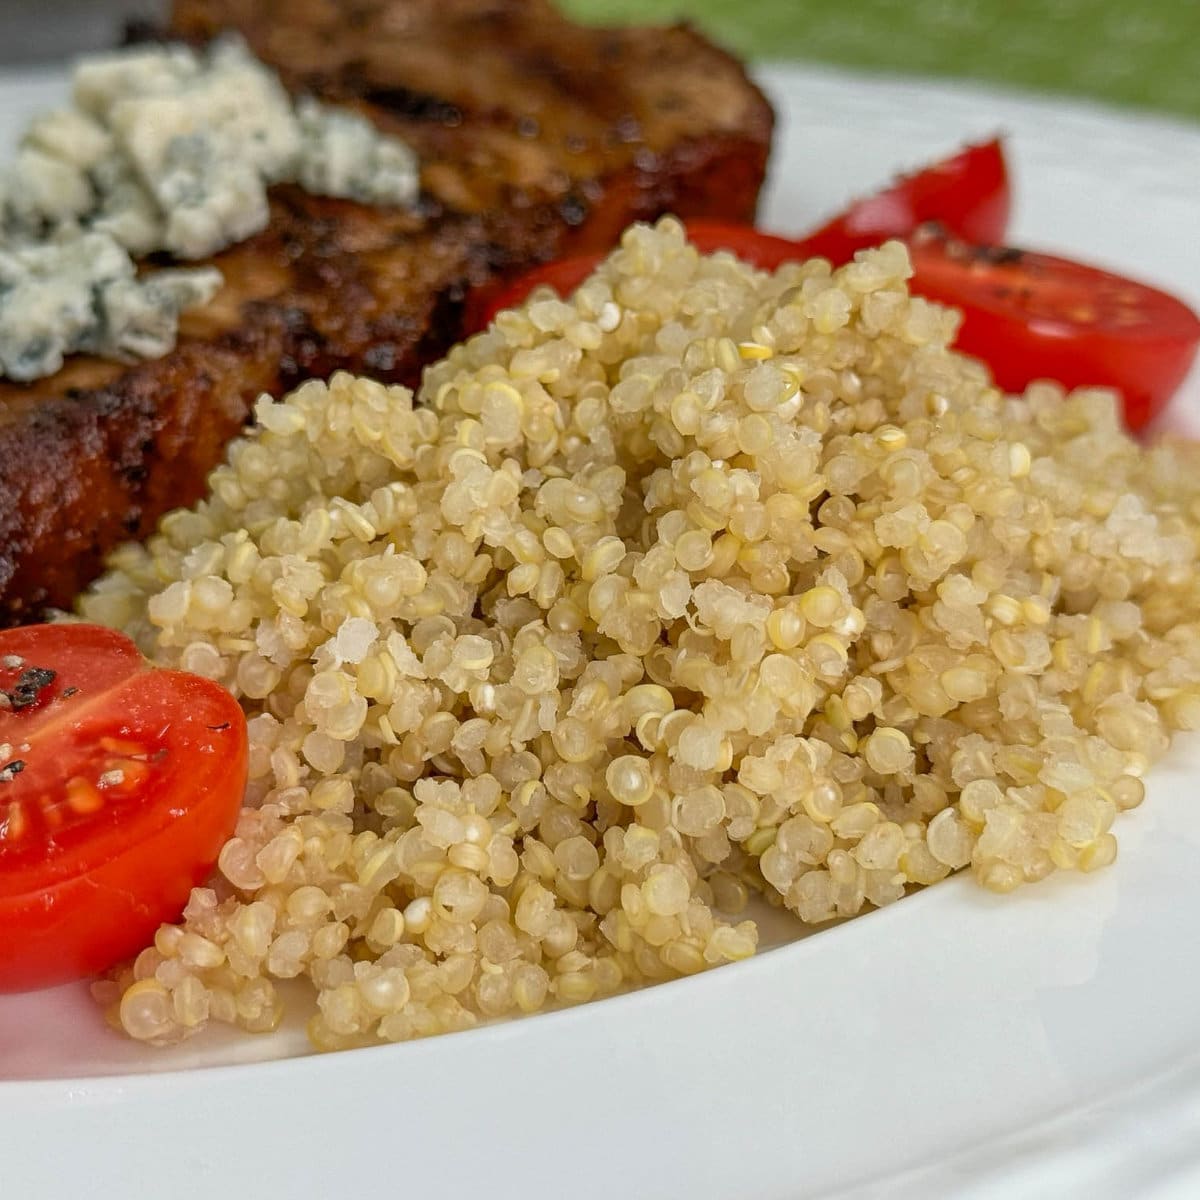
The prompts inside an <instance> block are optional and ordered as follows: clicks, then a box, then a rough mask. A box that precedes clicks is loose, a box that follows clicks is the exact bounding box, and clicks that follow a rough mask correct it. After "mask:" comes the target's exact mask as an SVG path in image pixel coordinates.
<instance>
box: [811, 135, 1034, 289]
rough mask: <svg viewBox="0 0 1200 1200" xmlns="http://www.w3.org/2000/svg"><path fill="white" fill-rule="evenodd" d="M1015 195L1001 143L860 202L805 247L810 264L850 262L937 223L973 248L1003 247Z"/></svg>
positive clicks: (968, 151) (972, 150)
mask: <svg viewBox="0 0 1200 1200" xmlns="http://www.w3.org/2000/svg"><path fill="white" fill-rule="evenodd" d="M1011 208H1012V194H1011V190H1010V188H1009V182H1008V165H1007V163H1006V162H1005V159H1004V147H1003V146H1002V145H1001V143H1000V140H999V138H993V139H992V140H991V141H988V142H982V143H980V144H979V145H977V146H967V147H966V148H965V149H963V150H960V151H959V152H958V153H957V154H954V155H951V156H950V157H949V158H944V159H942V160H941V161H940V162H936V163H932V164H930V165H929V166H927V167H923V168H921V169H920V170H919V171H915V172H913V174H911V175H902V176H900V178H899V179H897V180H896V182H895V183H894V184H892V186H891V187H887V188H884V189H883V190H882V191H879V192H876V193H875V194H874V195H873V196H867V197H866V198H865V199H863V200H858V201H855V203H853V204H851V205H850V207H849V208H848V209H846V211H845V212H843V213H840V214H839V215H838V216H836V217H834V218H833V219H832V220H831V221H828V222H827V223H826V224H824V225H822V226H821V227H820V229H817V230H814V231H813V232H812V233H810V234H806V235H805V236H804V237H803V238H802V239H801V240H800V243H799V244H800V245H801V246H803V247H804V253H805V257H807V258H817V257H820V258H828V259H829V260H830V261H831V262H832V263H834V265H835V266H836V265H839V264H841V263H844V262H849V261H850V259H851V258H853V257H854V253H855V251H857V250H864V249H866V248H867V247H868V246H878V245H879V243H880V242H885V241H887V240H888V238H905V237H908V236H909V234H911V233H913V232H914V231H915V230H916V229H917V227H918V226H920V225H924V224H925V223H926V222H928V221H937V222H938V224H939V225H941V226H942V228H943V229H945V230H947V232H949V233H952V234H954V235H955V236H956V237H960V238H962V239H963V240H964V241H968V242H992V243H995V242H1000V241H1002V240H1003V238H1004V234H1005V231H1006V230H1007V229H1008V217H1009V212H1010V210H1011Z"/></svg>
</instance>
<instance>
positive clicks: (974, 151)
mask: <svg viewBox="0 0 1200 1200" xmlns="http://www.w3.org/2000/svg"><path fill="white" fill-rule="evenodd" d="M1010 208H1011V194H1010V189H1009V182H1008V165H1007V163H1006V162H1005V158H1004V147H1003V146H1002V144H1001V142H1000V140H999V139H998V138H993V139H992V140H991V141H988V142H982V143H980V144H979V145H977V146H967V147H966V148H965V149H963V150H960V151H959V152H958V153H957V154H954V155H951V156H950V157H949V158H946V159H942V160H941V161H940V162H936V163H932V164H931V165H929V166H927V167H923V168H921V169H920V170H919V171H915V172H913V174H911V175H902V176H901V177H900V178H899V179H898V180H897V181H896V182H895V183H894V184H892V186H890V187H887V188H884V189H883V190H882V191H880V192H877V193H875V194H874V195H872V196H868V197H866V198H865V199H863V200H857V201H855V202H854V203H853V204H851V205H850V207H849V208H847V209H846V211H845V212H843V213H840V214H839V215H838V216H836V217H834V218H833V219H832V220H831V221H828V222H827V223H826V224H824V225H822V226H821V227H820V228H819V229H817V230H816V231H815V232H813V233H810V234H807V235H806V236H804V237H802V238H799V239H795V238H785V237H779V236H777V235H775V234H770V233H762V232H760V231H759V230H757V229H752V228H750V227H749V226H746V225H731V224H728V223H726V222H723V221H706V220H691V221H688V222H686V226H687V232H688V239H689V240H690V241H691V242H692V244H693V245H694V246H695V247H696V249H697V250H699V251H700V252H701V253H702V254H712V253H714V252H715V251H717V250H730V251H732V252H733V253H734V254H736V255H737V256H738V257H739V258H740V259H742V260H743V261H744V262H748V263H750V264H751V265H753V266H756V267H759V268H761V269H762V270H764V271H773V270H775V268H776V267H778V266H780V265H781V264H782V263H785V262H794V261H796V260H803V259H806V258H828V259H830V260H831V261H832V262H833V263H834V264H835V265H839V264H841V263H844V262H849V261H850V259H851V258H853V257H854V253H855V251H857V250H862V249H865V248H866V247H868V246H875V245H878V244H879V243H880V242H883V241H886V240H887V239H888V238H891V237H900V238H903V237H907V236H908V235H909V234H911V233H913V232H914V231H915V230H916V229H917V228H918V226H920V225H922V224H924V223H926V222H928V221H937V222H938V223H939V224H940V225H941V226H942V228H943V229H946V230H948V231H949V232H950V233H953V234H955V235H957V236H958V237H962V238H965V239H967V240H968V241H981V242H998V241H1000V240H1001V239H1002V238H1003V237H1004V232H1005V229H1006V228H1007V226H1008V215H1009V210H1010ZM603 259H604V255H603V254H580V255H577V256H574V257H571V258H563V259H559V260H557V261H556V262H552V263H547V264H545V265H544V266H540V267H534V268H533V269H532V270H531V271H528V272H526V273H525V274H524V275H521V276H519V277H518V278H516V279H514V280H511V281H510V282H508V283H500V284H495V285H492V286H490V287H486V288H481V289H477V290H476V291H474V292H472V293H471V295H470V296H469V297H468V299H467V306H466V313H465V323H466V331H467V333H475V332H477V331H478V330H480V329H486V328H487V326H488V325H490V324H491V322H492V320H493V318H494V317H495V316H496V314H497V313H498V312H500V311H502V310H503V309H506V308H516V307H517V306H518V305H520V304H522V303H524V301H525V299H526V297H528V296H529V295H530V293H532V292H533V290H534V288H537V287H541V286H542V285H546V286H548V287H551V288H553V289H554V290H555V291H556V292H558V294H559V295H560V296H568V295H570V294H571V292H573V291H574V290H575V289H576V288H577V287H578V286H579V285H580V284H581V283H582V282H583V281H584V280H585V279H586V278H587V277H588V276H589V275H590V274H591V273H592V272H593V271H594V270H595V269H596V267H597V266H598V265H599V263H600V262H601V261H602V260H603Z"/></svg>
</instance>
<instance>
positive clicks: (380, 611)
mask: <svg viewBox="0 0 1200 1200" xmlns="http://www.w3.org/2000/svg"><path fill="white" fill-rule="evenodd" d="M908 275H909V264H908V260H907V257H906V254H905V252H904V250H903V248H902V247H901V246H900V245H898V244H894V243H893V244H888V245H886V246H884V247H883V248H881V249H879V250H877V251H872V252H870V253H867V254H864V255H861V256H860V257H859V260H858V261H857V262H856V263H854V264H852V265H850V266H848V267H846V268H844V269H842V270H840V271H836V272H831V271H830V269H829V266H828V264H826V263H824V262H821V261H813V262H809V263H806V264H793V265H788V266H785V267H783V268H781V269H780V270H779V271H778V272H776V273H775V274H773V275H768V274H764V273H760V272H756V271H753V270H751V269H750V268H748V267H745V266H742V265H740V264H738V263H737V262H736V261H735V260H733V259H732V258H731V257H730V256H728V255H717V256H713V257H711V258H705V257H703V256H701V255H699V254H698V253H697V252H696V251H695V250H693V249H692V248H691V247H690V246H688V245H687V244H686V242H685V241H684V237H683V233H682V230H681V228H680V226H679V225H678V224H677V223H676V222H674V221H672V220H669V219H668V220H665V221H663V222H661V223H660V224H659V225H658V226H657V227H655V228H647V227H634V228H632V229H630V230H629V231H628V232H627V233H626V235H625V237H624V239H623V242H622V245H621V248H620V249H619V250H618V251H617V252H615V253H614V254H613V255H612V256H611V257H610V258H609V260H608V261H607V262H606V263H605V264H604V265H603V266H602V267H601V268H600V269H599V270H598V271H597V272H596V273H595V274H594V275H593V276H592V277H591V278H590V279H589V280H587V281H586V282H585V283H584V284H583V285H582V286H581V287H580V288H579V290H578V291H577V292H576V294H575V295H574V296H573V297H572V298H571V299H570V300H569V301H562V300H559V299H557V298H552V297H550V296H549V295H548V294H547V293H544V292H539V293H536V294H535V295H534V296H533V297H531V299H530V301H529V303H528V304H527V305H526V306H525V307H524V308H523V309H521V310H517V311H514V312H510V313H506V314H503V315H502V316H501V317H499V318H498V319H497V321H496V322H495V323H494V324H493V326H492V327H491V329H489V330H488V331H486V332H484V333H482V334H480V335H478V336H476V337H474V338H472V339H471V340H470V341H468V342H467V343H465V344H464V345H462V346H459V347H457V348H455V349H454V350H453V351H452V352H451V353H450V355H449V356H448V357H447V358H446V359H445V360H444V361H442V362H440V363H437V364H435V365H434V366H432V367H431V368H430V369H429V370H428V371H427V373H426V376H425V381H424V384H423V387H422V391H421V395H420V400H421V404H419V405H417V404H414V400H413V397H412V395H411V394H410V393H409V392H408V391H406V390H404V389H401V388H388V387H384V386H381V385H380V384H377V383H373V382H371V381H368V380H365V379H354V378H351V377H349V376H347V375H338V376H335V377H334V378H333V379H332V380H330V381H329V383H328V384H326V383H318V382H313V383H307V384H305V385H303V386H302V387H300V388H299V389H297V390H296V391H295V392H294V393H292V395H291V396H289V397H287V398H286V399H285V400H283V401H282V402H279V403H271V402H269V401H263V402H262V403H260V405H259V406H258V409H257V416H258V424H257V428H256V429H254V430H253V431H252V432H250V433H249V434H248V435H247V436H246V437H245V438H243V439H241V440H240V441H239V442H237V443H235V444H234V445H233V446H232V447H231V450H230V454H229V462H228V465H226V466H223V467H221V468H220V469H218V470H217V471H216V472H214V474H213V476H212V479H211V495H210V496H209V498H208V499H207V500H205V501H203V502H202V503H201V504H200V505H198V506H197V508H196V509H195V510H194V511H190V512H178V513H173V514H171V515H169V516H168V517H166V518H165V519H164V520H163V522H162V525H161V528H160V530H159V532H158V534H157V535H156V536H155V537H153V538H151V540H150V541H149V542H148V543H147V544H146V546H144V547H142V546H127V547H125V548H123V549H122V550H120V551H119V552H118V553H117V554H116V555H115V556H114V558H113V560H112V563H111V569H110V572H109V574H108V575H107V576H106V577H104V578H103V579H102V580H101V581H100V582H99V583H98V584H97V585H96V586H95V588H94V589H93V590H92V592H91V593H90V594H89V595H88V596H85V597H84V598H83V599H82V601H81V605H80V608H81V612H82V614H83V615H84V616H85V617H90V618H92V619H98V620H102V621H105V622H107V623H111V624H116V625H119V626H121V627H123V628H125V629H127V630H128V631H129V632H131V633H132V634H133V635H134V636H135V637H137V638H138V640H139V641H140V643H141V645H142V646H143V648H144V649H145V650H146V651H147V653H149V654H150V655H151V656H152V657H153V658H154V659H155V660H156V661H158V662H160V663H163V664H166V665H172V666H176V665H182V666H186V667H189V668H190V669H192V670H199V671H201V672H202V673H203V674H206V675H209V676H210V677H213V678H216V679H218V680H220V681H221V682H222V683H224V684H225V685H226V686H227V687H229V688H230V689H231V690H232V691H233V692H234V693H235V694H237V695H238V696H239V697H240V698H241V700H242V702H243V704H244V706H245V708H246V711H247V714H248V716H249V719H250V734H251V746H252V749H251V760H250V761H251V769H250V781H249V787H248V791H247V796H246V805H245V809H244V811H243V813H242V817H241V820H240V821H239V824H238V829H237V833H236V836H235V837H234V838H233V839H232V840H231V841H230V842H229V844H228V845H227V846H226V847H225V849H224V851H223V852H222V855H221V858H220V863H219V871H218V874H217V876H216V878H215V880H214V882H213V885H212V886H211V887H209V888H200V889H197V890H196V891H195V892H194V893H193V895H192V899H191V902H190V903H189V905H188V908H187V911H186V913H185V914H184V918H183V921H182V923H181V926H180V928H179V929H164V930H163V931H161V932H160V934H159V936H158V937H157V938H156V940H155V947H154V948H153V949H151V950H148V951H146V952H144V953H143V955H142V956H140V957H139V958H138V960H137V962H136V964H135V965H134V967H133V969H132V970H131V971H130V972H128V973H126V974H124V975H122V976H121V978H120V980H119V983H120V988H119V989H118V990H119V992H120V993H121V994H120V996H119V997H118V1000H117V1014H116V1015H117V1020H119V1022H120V1024H121V1025H122V1026H123V1027H124V1028H125V1030H126V1031H127V1032H128V1033H130V1034H131V1035H132V1036H134V1037H137V1038H141V1039H144V1040H148V1041H154V1042H160V1041H170V1040H173V1039H175V1038H179V1037H182V1036H185V1035H187V1034H190V1033H193V1032H195V1031H196V1030H198V1029H200V1028H202V1027H203V1026H204V1025H205V1023H206V1022H208V1021H211V1020H217V1021H225V1022H232V1023H235V1024H238V1025H240V1026H241V1027H243V1028H245V1029H248V1030H265V1029H270V1028H273V1027H274V1025H275V1024H276V1023H277V1022H278V1020H279V1016H280V1011H281V1009H280V1002H279V999H278V996H277V994H276V992H275V989H274V985H273V980H274V979H277V978H290V977H293V976H297V975H304V976H307V977H308V978H309V979H310V980H311V981H312V983H313V985H314V986H315V988H316V991H317V994H318V1011H317V1015H316V1016H315V1017H314V1018H313V1020H312V1022H311V1024H310V1036H311V1038H312V1040H313V1042H314V1044H315V1045H316V1046H318V1047H319V1048H321V1049H336V1048H338V1047H342V1046H353V1045H361V1044H363V1043H364V1042H369V1041H372V1040H393V1041H396V1040H404V1039H407V1038H412V1037H419V1036H425V1035H428V1034H432V1033H437V1032H443V1031H449V1030H456V1029H463V1028H467V1027H469V1026H471V1025H473V1024H475V1023H476V1022H478V1021H480V1020H482V1019H488V1018H491V1017H495V1016H501V1015H506V1014H511V1013H532V1012H536V1011H538V1010H539V1009H541V1008H542V1007H544V1006H545V1005H547V1004H552V1003H556V1004H568V1003H577V1002H582V1001H586V1000H589V999H591V998H593V997H596V996H603V995H608V994H611V993H612V992H614V991H616V990H618V989H621V988H629V987H635V986H638V985H640V984H644V983H649V982H653V981H656V980H659V979H666V978H670V977H674V976H679V975H688V974H691V973H693V972H695V971H698V970H701V969H704V968H706V967H709V966H714V965H717V964H720V963H723V962H731V961H736V960H739V959H742V958H745V957H747V956H748V955H750V954H752V953H753V952H754V949H755V946H756V941H757V934H756V930H755V927H754V924H753V922H751V921H749V920H744V919H743V920H738V919H737V914H738V913H739V912H740V911H741V910H742V909H743V908H744V906H745V904H746V901H747V898H748V896H749V894H750V893H751V892H754V891H757V892H761V893H765V894H766V895H768V896H769V897H771V898H773V899H774V901H775V902H776V903H782V904H783V905H785V906H786V907H787V908H788V909H790V910H791V911H792V912H793V913H795V914H796V915H797V916H798V917H799V918H800V919H801V920H804V921H808V922H823V921H827V920H830V919H833V918H836V917H848V916H852V915H854V914H855V913H858V912H860V911H862V910H863V909H864V908H866V907H869V906H872V905H881V904H886V903H890V902H892V901H894V900H895V899H897V898H898V897H900V896H901V895H903V894H904V891H905V888H906V887H907V886H909V885H916V884H928V883H932V882H935V881H936V880H938V879H940V878H943V877H944V876H945V875H947V874H948V873H950V872H951V871H953V870H957V869H959V868H962V867H966V866H968V865H969V866H970V868H971V869H972V871H973V872H974V874H975V876H976V878H977V879H978V880H979V881H980V882H981V883H982V884H983V885H984V886H986V887H989V888H992V889H993V890H996V891H1010V890H1012V889H1013V888H1015V887H1017V886H1020V885H1021V884H1023V883H1025V882H1030V881H1034V880H1037V879H1041V878H1043V877H1044V876H1045V875H1046V874H1048V873H1049V872H1051V871H1053V870H1055V869H1077V870H1080V871H1091V870H1095V869H1097V868H1099V867H1102V866H1104V865H1106V864H1108V863H1110V862H1111V861H1112V860H1113V857H1114V856H1115V854H1116V841H1115V839H1114V837H1113V835H1112V833H1111V832H1110V826H1111V825H1112V823H1113V819H1114V817H1115V816H1116V814H1117V813H1118V812H1120V811H1124V810H1126V809H1130V808H1133V807H1136V806H1137V805H1138V804H1139V803H1140V802H1141V800H1142V797H1143V786H1142V783H1141V776H1142V775H1143V773H1144V771H1145V768H1146V766H1147V764H1148V763H1149V762H1150V761H1151V760H1152V759H1153V758H1154V757H1155V756H1156V755H1158V754H1159V753H1160V752H1161V751H1162V750H1163V748H1164V747H1165V746H1166V744H1167V740H1168V736H1169V734H1170V732H1171V731H1172V730H1173V729H1176V728H1195V727H1196V726H1197V725H1200V700H1198V699H1197V698H1198V697H1200V628H1198V625H1197V622H1198V614H1200V576H1198V574H1197V571H1196V554H1197V545H1198V534H1200V483H1198V481H1200V471H1197V470H1196V466H1197V462H1196V458H1195V456H1194V454H1192V455H1190V454H1189V452H1188V451H1187V450H1186V449H1185V448H1171V447H1162V448H1158V449H1153V450H1145V449H1143V448H1142V447H1140V446H1139V445H1137V444H1136V443H1135V442H1133V441H1132V440H1131V439H1129V438H1128V437H1127V436H1126V435H1125V434H1124V433H1123V432H1122V431H1121V430H1120V427H1119V424H1118V419H1117V414H1116V408H1115V405H1114V401H1113V398H1112V397H1111V396H1109V395H1106V394H1103V393H1099V392H1087V391H1083V392H1078V393H1075V394H1072V395H1070V396H1064V395H1063V394H1062V392H1061V391H1060V390H1059V389H1057V388H1055V387H1053V386H1051V385H1037V386H1034V387H1032V388H1030V390H1029V391H1028V392H1027V393H1026V394H1025V395H1024V396H1019V397H1006V396H1003V395H1001V394H1000V393H998V392H997V391H996V390H995V389H993V388H992V387H991V386H990V384H989V381H988V377H987V374H986V371H985V370H984V368H983V367H981V366H980V365H979V364H978V363H976V362H973V361H971V360H969V359H966V358H964V357H961V356H959V355H958V354H956V353H954V352H953V351H952V350H949V349H948V348H947V346H948V343H949V342H950V340H951V338H952V336H953V333H954V330H955V326H956V321H957V317H956V315H955V314H954V313H953V312H950V311H948V310H945V309H942V308H940V307H938V306H936V305H933V304H929V303H926V302H925V301H922V300H917V299H912V298H910V297H909V295H908V293H907V288H906V284H905V280H906V278H907V277H908ZM109 994H110V995H111V994H114V993H113V989H111V988H110V989H109Z"/></svg>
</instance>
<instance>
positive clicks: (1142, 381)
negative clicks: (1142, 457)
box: [910, 235, 1200, 430]
mask: <svg viewBox="0 0 1200 1200" xmlns="http://www.w3.org/2000/svg"><path fill="white" fill-rule="evenodd" d="M910 252H911V254H912V261H913V278H912V281H911V287H912V290H913V291H914V292H915V293H917V294H918V295H921V296H925V297H926V298H928V299H931V300H937V301H939V302H941V303H943V304H949V305H953V306H954V307H956V308H959V309H960V310H961V311H962V314H963V321H962V326H961V328H960V330H959V334H958V337H957V339H956V341H955V345H956V347H957V349H959V350H961V351H963V352H964V353H966V354H972V355H974V356H975V357H977V358H980V359H982V360H983V361H984V362H985V363H987V364H988V366H989V367H990V368H991V371H992V376H993V378H994V379H995V381H996V383H997V385H998V386H999V387H1001V388H1003V389H1004V390H1005V391H1009V392H1020V391H1022V390H1023V389H1024V388H1025V387H1026V386H1027V385H1028V384H1029V383H1031V382H1033V381H1034V380H1038V379H1052V380H1055V381H1056V382H1058V383H1061V384H1062V385H1063V386H1064V387H1066V388H1075V387H1087V386H1096V387H1110V388H1115V389H1117V390H1118V391H1119V392H1121V395H1122V399H1123V403H1124V413H1125V422H1126V424H1127V425H1128V427H1129V428H1130V429H1133V430H1137V429H1140V428H1142V427H1143V426H1144V425H1145V424H1146V423H1147V422H1148V421H1150V420H1152V419H1153V418H1154V417H1155V416H1157V415H1158V413H1159V412H1161V411H1162V409H1163V408H1164V407H1165V405H1166V403H1167V401H1168V400H1169V399H1170V397H1171V395H1172V394H1173V393H1174V391H1175V390H1176V388H1178V387H1179V385H1180V383H1182V382H1183V379H1184V377H1185V376H1186V375H1187V373H1188V370H1189V368H1190V367H1191V364H1192V362H1193V361H1194V359H1195V357H1196V350H1197V346H1200V318H1198V317H1197V316H1196V314H1195V313H1193V312H1192V311H1191V309H1189V308H1188V307H1187V305H1185V304H1184V303H1183V302H1182V301H1180V300H1177V299H1176V298H1175V297H1174V296H1170V295H1168V294H1167V293H1165V292H1162V291H1159V290H1158V289H1157V288H1152V287H1149V286H1148V285H1146V284H1143V283H1138V282H1136V281H1135V280H1131V279H1125V278H1123V277H1122V276H1119V275H1114V274H1112V273H1111V272H1109V271H1104V270H1101V269H1100V268H1098V267H1092V266H1088V265H1086V264H1084V263H1077V262H1072V261H1070V260H1068V259H1063V258H1056V257H1053V256H1051V255H1047V254H1035V253H1030V252H1028V251H1023V250H1013V249H1010V248H1001V247H989V246H966V245H964V244H963V243H960V242H957V241H955V240H953V239H947V238H945V237H942V236H940V235H927V236H921V235H918V236H917V237H916V238H914V239H913V241H912V243H911V245H910Z"/></svg>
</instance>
